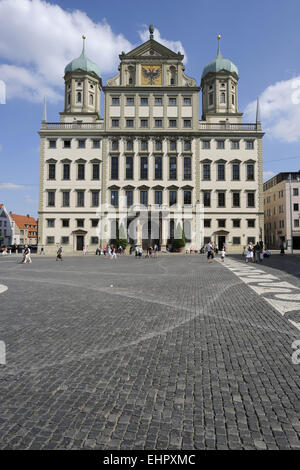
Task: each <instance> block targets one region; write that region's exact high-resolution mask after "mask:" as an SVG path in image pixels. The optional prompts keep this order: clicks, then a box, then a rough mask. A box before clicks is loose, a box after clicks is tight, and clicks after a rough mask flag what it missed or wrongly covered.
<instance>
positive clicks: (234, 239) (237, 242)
mask: <svg viewBox="0 0 300 470" xmlns="http://www.w3.org/2000/svg"><path fill="white" fill-rule="evenodd" d="M232 244H233V245H240V244H241V237H232Z"/></svg>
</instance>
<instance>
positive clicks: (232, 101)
mask: <svg viewBox="0 0 300 470" xmlns="http://www.w3.org/2000/svg"><path fill="white" fill-rule="evenodd" d="M231 103H232V104H234V95H231Z"/></svg>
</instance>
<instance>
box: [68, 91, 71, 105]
mask: <svg viewBox="0 0 300 470" xmlns="http://www.w3.org/2000/svg"><path fill="white" fill-rule="evenodd" d="M68 104H71V94H70V93H68Z"/></svg>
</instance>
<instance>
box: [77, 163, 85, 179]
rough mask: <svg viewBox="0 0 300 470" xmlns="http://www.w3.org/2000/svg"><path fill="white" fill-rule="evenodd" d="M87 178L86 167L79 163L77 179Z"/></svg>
mask: <svg viewBox="0 0 300 470" xmlns="http://www.w3.org/2000/svg"><path fill="white" fill-rule="evenodd" d="M84 177H85V166H84V163H78V166H77V179H78V180H84Z"/></svg>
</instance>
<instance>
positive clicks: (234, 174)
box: [232, 163, 240, 181]
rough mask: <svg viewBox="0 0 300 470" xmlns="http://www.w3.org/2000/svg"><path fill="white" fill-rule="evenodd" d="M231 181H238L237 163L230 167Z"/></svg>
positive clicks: (238, 168)
mask: <svg viewBox="0 0 300 470" xmlns="http://www.w3.org/2000/svg"><path fill="white" fill-rule="evenodd" d="M232 179H233V181H238V180H239V179H240V165H239V163H234V164H233V165H232Z"/></svg>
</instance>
